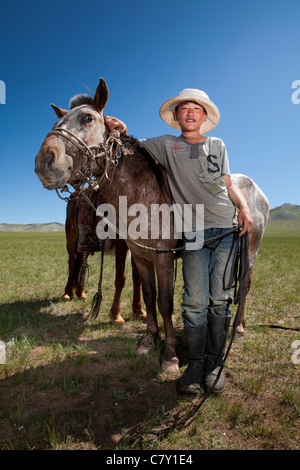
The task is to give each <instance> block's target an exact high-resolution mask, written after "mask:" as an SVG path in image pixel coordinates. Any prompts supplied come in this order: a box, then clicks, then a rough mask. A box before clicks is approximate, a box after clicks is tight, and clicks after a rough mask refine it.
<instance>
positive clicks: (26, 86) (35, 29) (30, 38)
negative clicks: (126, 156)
mask: <svg viewBox="0 0 300 470" xmlns="http://www.w3.org/2000/svg"><path fill="white" fill-rule="evenodd" d="M299 18H300V2H299V0H286V1H284V2H283V1H277V0H252V1H246V0H214V1H211V2H207V1H202V0H191V1H189V0H185V1H184V2H183V1H178V0H170V1H169V0H167V1H164V0H158V1H157V0H152V1H151V2H142V1H131V0H129V1H127V2H124V1H119V0H115V1H114V2H107V1H105V2H104V1H101V0H97V1H96V0H89V1H86V0H84V1H83V0H74V1H66V0H60V1H57V0H51V1H48V0H43V1H42V2H38V1H32V0H29V1H26V2H24V1H21V0H19V1H16V0H10V1H9V2H1V4H0V44H1V46H0V80H1V81H2V82H4V83H5V85H6V90H5V97H6V104H0V158H1V170H2V172H1V173H2V178H1V202H0V223H3V222H6V223H45V222H54V221H57V222H62V223H63V222H64V220H65V209H66V208H65V203H64V202H63V201H61V200H59V199H58V197H57V195H56V193H55V192H54V191H47V190H46V189H44V188H43V187H42V184H41V183H40V181H39V180H38V178H37V176H36V175H35V173H34V159H35V156H36V154H37V152H38V150H39V148H40V146H41V144H42V141H43V139H44V138H45V136H46V134H47V132H48V131H49V130H50V129H51V128H52V125H53V123H54V122H55V120H56V118H55V115H54V112H53V110H52V109H51V107H50V103H51V102H53V103H55V104H56V105H58V106H61V107H63V108H67V107H68V103H69V99H70V98H71V97H72V96H73V95H75V94H77V93H88V91H87V90H86V88H85V87H84V85H86V86H87V87H89V88H90V89H92V90H95V89H96V87H97V84H98V81H99V77H100V76H102V77H103V78H104V79H105V80H106V82H107V84H108V87H109V91H110V97H109V101H108V104H107V106H106V109H105V112H106V114H109V115H114V116H117V117H119V118H120V119H122V120H123V121H125V122H126V123H127V126H128V132H129V133H130V134H133V135H134V136H135V137H137V138H145V137H155V136H158V135H162V134H166V133H174V134H175V135H178V134H179V133H178V132H177V131H176V130H175V129H172V128H170V127H168V126H167V125H166V124H165V123H164V122H163V121H162V120H161V119H160V117H159V115H158V109H159V107H160V105H161V104H162V103H163V102H164V101H166V100H167V99H169V98H171V97H173V96H176V95H177V94H178V92H180V91H181V90H182V89H183V88H200V89H202V90H204V91H205V92H206V93H207V94H208V95H209V96H210V98H211V99H212V100H213V101H214V102H215V103H216V104H217V106H218V107H219V109H220V112H221V121H220V124H219V126H218V127H217V128H216V129H214V131H213V132H212V133H211V135H215V136H217V137H220V138H222V139H223V140H224V142H225V144H226V146H227V150H228V154H229V161H230V167H231V172H232V173H243V174H246V175H248V176H250V177H251V178H253V179H254V180H255V181H256V183H257V184H258V185H259V186H260V187H261V188H262V190H263V191H264V192H265V194H266V195H267V197H268V198H269V201H270V205H271V208H273V207H276V206H278V205H281V204H283V203H286V202H290V203H293V204H300V189H299V187H300V183H299V176H300V163H299V162H300V137H299V136H300V132H299V130H300V126H299V125H300V104H294V103H293V102H292V95H293V93H297V89H293V88H292V84H293V82H294V81H296V80H300V60H299V59H300V28H299ZM299 88H300V87H299ZM297 96H299V97H300V92H299V95H297ZM1 99H2V101H3V96H2V98H1V94H0V101H1ZM296 101H297V100H296Z"/></svg>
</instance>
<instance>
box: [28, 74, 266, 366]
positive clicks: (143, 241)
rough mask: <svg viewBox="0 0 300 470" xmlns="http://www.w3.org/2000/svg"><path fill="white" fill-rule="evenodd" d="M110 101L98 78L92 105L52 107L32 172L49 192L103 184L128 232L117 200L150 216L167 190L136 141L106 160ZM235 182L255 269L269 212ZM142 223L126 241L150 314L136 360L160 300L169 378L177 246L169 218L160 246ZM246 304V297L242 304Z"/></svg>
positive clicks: (247, 185)
mask: <svg viewBox="0 0 300 470" xmlns="http://www.w3.org/2000/svg"><path fill="white" fill-rule="evenodd" d="M107 100H108V88H107V85H106V82H105V81H104V80H103V79H102V78H100V81H99V85H98V87H97V89H96V93H95V95H94V97H93V98H91V97H89V99H88V100H85V101H84V103H83V102H82V103H80V104H78V106H76V107H74V108H73V109H71V110H70V111H67V110H64V109H62V108H59V107H57V106H54V105H52V107H53V109H54V111H55V112H56V114H57V116H58V117H59V121H58V122H57V123H56V125H55V126H54V129H53V131H51V132H50V133H49V134H48V135H47V136H46V138H45V140H44V142H43V143H42V146H41V148H40V150H39V153H38V155H37V156H36V159H35V171H36V174H37V176H38V177H39V179H40V180H41V182H42V183H43V186H44V187H45V188H47V189H49V190H52V189H57V188H61V187H62V186H63V185H64V184H66V183H69V184H71V185H74V184H78V181H80V179H81V178H82V175H85V176H84V178H85V180H87V179H88V178H89V175H91V174H92V175H93V176H95V177H97V178H98V177H101V178H100V180H98V181H100V184H101V191H102V193H103V195H104V197H105V199H106V201H107V202H108V203H109V204H110V205H111V206H112V207H114V208H115V210H116V215H117V218H118V220H119V222H120V221H121V222H122V224H123V225H124V224H125V225H126V226H128V225H129V224H130V223H131V222H133V220H134V219H133V216H132V215H131V213H130V212H129V211H128V212H127V214H124V213H123V212H122V211H120V210H119V209H120V208H119V204H118V203H119V200H120V196H124V195H125V196H126V197H127V204H128V206H129V207H132V206H133V205H135V204H137V203H139V204H142V205H143V206H145V207H146V208H147V211H148V214H149V213H151V205H152V206H153V205H157V206H158V207H161V205H163V204H167V205H168V206H171V205H172V199H171V195H170V194H169V193H168V192H167V191H166V190H165V188H164V185H163V183H162V181H163V178H161V172H160V169H159V168H158V166H157V165H156V164H155V162H154V161H153V160H152V158H151V157H150V156H149V154H147V152H145V150H143V149H141V148H139V147H138V145H136V141H135V139H133V138H129V137H128V136H122V137H121V142H119V144H118V145H120V143H121V145H122V147H121V148H122V157H121V158H117V157H118V156H116V153H115V152H111V153H110V154H109V156H108V150H107V149H108V144H107V142H108V141H109V139H110V137H109V136H108V130H107V128H106V126H105V122H104V117H103V110H104V108H105V105H106V103H107ZM104 147H105V150H103V149H104ZM110 148H111V149H112V148H113V146H112V145H111V147H110ZM98 151H99V153H97V152H98ZM233 180H234V183H235V184H236V185H237V186H238V187H239V188H241V189H242V191H243V193H244V194H246V198H247V200H248V204H249V207H250V211H251V214H252V217H253V220H254V224H253V228H252V231H251V233H250V237H251V240H250V245H249V246H250V256H249V258H250V259H251V260H252V261H251V265H252V267H253V265H254V262H255V259H256V256H257V250H258V246H259V244H260V241H261V239H262V236H263V232H264V229H265V226H266V221H267V218H268V211H269V204H268V200H267V198H266V197H265V195H264V194H263V193H262V191H261V190H260V188H258V186H257V185H256V184H255V183H254V182H253V181H252V180H251V179H250V178H249V177H247V176H244V175H235V176H233ZM124 217H125V218H126V220H125V219H124ZM143 222H144V226H146V227H147V230H146V235H145V231H143V234H141V237H140V239H139V243H137V242H135V241H134V240H133V239H132V238H130V237H129V238H127V239H126V244H127V246H128V247H129V248H130V250H131V253H132V257H133V259H134V262H135V263H136V266H137V269H138V271H139V274H140V276H141V281H142V291H143V296H144V301H145V305H146V311H147V327H146V335H145V337H144V338H143V339H142V340H141V342H140V343H139V346H138V348H137V352H138V353H147V352H149V350H151V349H154V348H155V343H156V340H157V337H158V324H157V316H156V294H157V306H158V309H159V311H160V313H161V315H162V318H163V322H164V331H165V348H164V351H163V353H162V357H161V367H162V369H163V370H167V371H174V370H178V368H179V366H178V365H179V361H178V358H177V356H176V338H175V334H174V328H173V323H172V312H173V289H174V286H173V276H174V252H175V250H176V246H177V242H178V240H176V237H175V236H174V227H173V220H172V218H170V221H169V222H170V223H169V225H170V231H169V234H170V236H169V237H168V238H167V239H164V238H163V237H162V236H161V230H160V236H159V237H158V238H151V237H150V238H149V237H148V236H147V234H149V233H151V220H150V219H148V220H145V221H143ZM145 247H146V248H145ZM252 267H251V269H249V276H248V288H247V289H249V288H250V284H251V278H252ZM155 274H156V278H157V291H156V282H155ZM247 289H246V294H247ZM245 301H246V295H245V299H244V300H243V301H242V302H241V303H242V304H243V303H244V302H245ZM241 318H242V319H241V323H240V325H239V327H240V328H239V330H240V332H241V333H242V332H243V330H244V326H245V311H244V312H242V315H241Z"/></svg>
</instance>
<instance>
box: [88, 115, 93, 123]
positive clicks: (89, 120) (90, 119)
mask: <svg viewBox="0 0 300 470" xmlns="http://www.w3.org/2000/svg"><path fill="white" fill-rule="evenodd" d="M86 120H87V121H88V122H91V121H93V120H94V116H92V115H91V114H88V115H87V117H86Z"/></svg>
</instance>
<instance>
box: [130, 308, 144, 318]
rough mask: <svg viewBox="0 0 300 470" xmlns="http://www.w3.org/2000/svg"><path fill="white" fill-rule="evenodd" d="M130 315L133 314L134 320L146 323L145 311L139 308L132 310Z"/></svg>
mask: <svg viewBox="0 0 300 470" xmlns="http://www.w3.org/2000/svg"><path fill="white" fill-rule="evenodd" d="M132 314H133V317H134V318H136V319H137V320H141V321H147V313H146V312H145V310H143V309H141V308H133V309H132Z"/></svg>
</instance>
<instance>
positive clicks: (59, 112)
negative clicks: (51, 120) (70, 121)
mask: <svg viewBox="0 0 300 470" xmlns="http://www.w3.org/2000/svg"><path fill="white" fill-rule="evenodd" d="M51 106H52V108H53V109H54V112H55V114H56V116H57V117H58V118H59V119H60V118H62V117H63V116H64V115H65V114H67V113H68V110H67V109H62V108H59V107H58V106H55V104H53V103H51Z"/></svg>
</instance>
